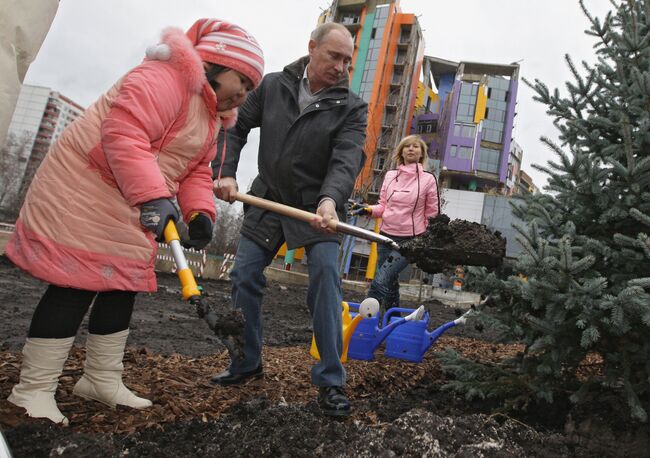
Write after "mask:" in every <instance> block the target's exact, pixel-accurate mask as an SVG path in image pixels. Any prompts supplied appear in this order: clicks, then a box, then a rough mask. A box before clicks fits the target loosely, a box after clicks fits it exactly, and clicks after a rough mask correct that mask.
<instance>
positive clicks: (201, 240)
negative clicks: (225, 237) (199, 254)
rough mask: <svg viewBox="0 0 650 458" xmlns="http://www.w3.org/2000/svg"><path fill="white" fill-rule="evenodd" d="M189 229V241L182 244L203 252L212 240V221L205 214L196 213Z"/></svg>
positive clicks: (191, 219) (188, 226)
mask: <svg viewBox="0 0 650 458" xmlns="http://www.w3.org/2000/svg"><path fill="white" fill-rule="evenodd" d="M187 228H188V231H187V233H188V236H189V239H188V240H183V241H182V242H181V243H182V245H183V246H184V247H185V248H194V249H195V250H202V249H203V248H205V247H206V245H207V244H208V243H210V240H212V221H211V220H210V217H209V216H207V215H204V214H203V213H195V214H194V215H193V216H192V217H191V218H190V223H189V224H188V225H187Z"/></svg>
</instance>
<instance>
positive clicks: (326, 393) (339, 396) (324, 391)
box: [318, 386, 351, 417]
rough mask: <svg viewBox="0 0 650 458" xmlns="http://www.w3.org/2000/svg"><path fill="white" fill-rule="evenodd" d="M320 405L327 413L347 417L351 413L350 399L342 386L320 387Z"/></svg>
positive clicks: (332, 415) (331, 415)
mask: <svg viewBox="0 0 650 458" xmlns="http://www.w3.org/2000/svg"><path fill="white" fill-rule="evenodd" d="M318 405H319V406H320V408H321V410H322V411H323V413H324V414H325V415H328V416H330V417H347V416H348V415H350V411H351V409H350V401H348V398H347V397H345V393H344V392H343V388H341V387H340V386H322V387H320V388H319V389H318Z"/></svg>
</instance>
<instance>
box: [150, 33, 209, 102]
mask: <svg viewBox="0 0 650 458" xmlns="http://www.w3.org/2000/svg"><path fill="white" fill-rule="evenodd" d="M146 56H147V59H149V60H163V61H168V62H169V63H170V64H172V65H173V66H174V67H176V68H178V69H179V70H181V73H182V74H183V76H184V77H185V79H186V81H187V84H188V87H189V88H190V89H191V90H192V91H193V92H195V93H199V92H201V90H202V88H203V85H204V84H205V83H206V82H207V80H206V78H205V70H204V69H203V61H202V60H201V57H200V56H199V54H198V53H197V52H196V50H195V49H194V46H193V45H192V42H191V41H190V39H189V38H188V37H187V35H185V33H184V32H183V31H182V30H181V29H179V28H177V27H167V28H166V29H165V30H163V33H162V37H161V42H160V43H158V44H157V45H153V46H149V47H148V48H147V52H146Z"/></svg>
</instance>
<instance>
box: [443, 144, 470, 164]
mask: <svg viewBox="0 0 650 458" xmlns="http://www.w3.org/2000/svg"><path fill="white" fill-rule="evenodd" d="M472 152H473V149H472V148H471V147H470V146H457V145H451V147H450V148H449V156H450V157H457V158H458V159H465V160H468V159H471V158H472Z"/></svg>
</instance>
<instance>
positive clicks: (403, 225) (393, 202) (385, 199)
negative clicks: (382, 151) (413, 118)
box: [356, 135, 440, 310]
mask: <svg viewBox="0 0 650 458" xmlns="http://www.w3.org/2000/svg"><path fill="white" fill-rule="evenodd" d="M426 157H427V145H426V143H424V141H423V140H422V139H421V138H420V137H419V136H418V135H410V136H408V137H405V138H403V139H402V140H401V141H400V143H399V145H397V149H396V151H395V156H394V160H395V162H396V163H397V170H390V171H388V172H387V173H386V176H385V177H384V182H383V184H382V186H381V191H380V194H379V203H378V204H377V205H370V206H362V207H361V208H360V209H359V210H357V211H356V213H357V214H365V215H369V216H371V217H373V218H382V220H381V227H380V232H381V233H382V234H384V235H386V236H388V237H390V238H391V239H393V240H395V241H396V242H403V241H405V240H408V239H410V238H413V237H415V236H418V235H420V234H422V233H423V232H425V231H426V230H427V225H428V224H429V218H433V217H435V216H438V214H439V213H440V197H439V194H438V182H437V180H436V177H435V176H434V175H433V174H431V173H429V172H425V171H424V161H425V159H426ZM408 264H409V262H408V260H407V259H406V258H405V257H404V256H402V255H401V254H400V253H399V252H398V251H396V250H393V249H391V248H390V247H389V246H385V245H380V246H379V247H378V254H377V266H379V269H378V271H377V274H376V275H375V278H374V279H373V281H372V283H371V284H370V289H369V291H368V297H374V298H375V299H377V300H378V301H379V304H380V305H381V308H382V310H386V309H387V308H390V307H399V275H400V273H401V272H402V271H403V270H404V269H405V268H406V266H408Z"/></svg>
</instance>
